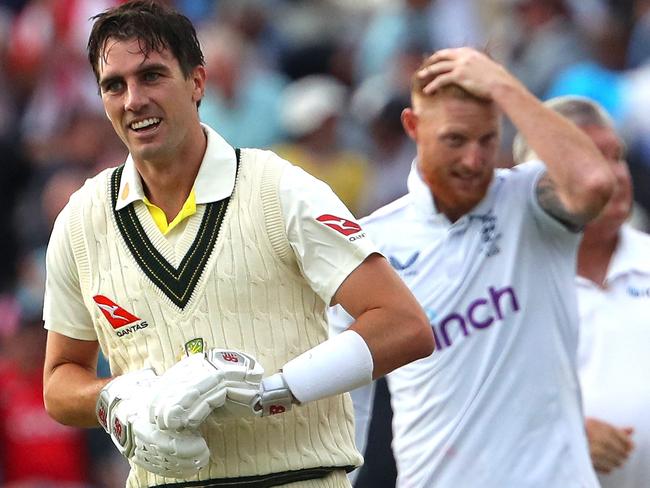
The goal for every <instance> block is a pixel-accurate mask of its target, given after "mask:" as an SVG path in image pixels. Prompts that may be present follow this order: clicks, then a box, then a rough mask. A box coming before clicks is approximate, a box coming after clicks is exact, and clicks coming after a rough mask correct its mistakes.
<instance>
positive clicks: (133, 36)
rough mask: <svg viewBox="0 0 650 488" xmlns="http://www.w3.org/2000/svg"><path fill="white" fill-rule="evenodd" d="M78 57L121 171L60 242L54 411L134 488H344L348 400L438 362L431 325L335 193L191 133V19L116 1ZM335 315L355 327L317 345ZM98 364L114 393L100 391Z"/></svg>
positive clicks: (54, 295)
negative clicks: (119, 145)
mask: <svg viewBox="0 0 650 488" xmlns="http://www.w3.org/2000/svg"><path fill="white" fill-rule="evenodd" d="M88 48H89V59H90V62H91V65H92V68H93V70H94V73H95V75H96V78H97V81H98V84H99V91H100V95H101V98H102V102H103V105H104V108H105V111H106V114H107V116H108V118H109V119H110V121H111V123H112V125H113V127H114V129H115V131H116V133H117V134H118V135H119V136H120V138H121V139H122V141H123V142H124V144H125V145H126V146H127V148H128V149H129V157H128V158H127V160H126V161H125V163H124V164H123V165H121V166H120V167H118V168H111V169H107V170H105V171H103V172H101V173H100V174H99V175H97V176H96V177H94V178H92V179H90V180H88V181H87V182H86V184H85V185H84V186H83V187H82V189H80V190H79V191H78V192H77V193H76V194H74V195H73V196H72V198H71V199H70V202H69V204H68V205H67V206H66V208H65V209H64V210H63V212H62V213H61V215H60V216H59V217H58V219H57V222H56V224H55V227H54V230H53V233H52V237H51V240H50V243H49V246H48V253H47V285H46V303H45V311H44V319H45V326H46V328H47V329H48V330H49V332H48V343H47V352H46V360H45V371H44V399H45V405H46V408H47V410H48V412H49V413H50V415H52V417H54V418H55V419H57V420H58V421H60V422H62V423H65V424H69V425H76V426H89V427H91V426H97V425H101V426H102V427H104V429H106V431H107V432H108V433H109V434H110V435H111V438H112V439H113V441H114V443H115V444H116V446H117V447H118V449H119V450H120V452H121V453H123V454H124V455H125V456H126V457H127V458H129V461H130V462H131V467H132V469H131V472H130V475H129V478H128V481H127V485H128V486H130V487H136V486H137V487H143V486H158V487H160V486H206V487H207V486H210V487H217V486H238V485H242V486H249V487H267V486H280V485H282V486H291V487H296V488H299V487H314V488H316V487H328V488H337V487H348V486H349V483H348V481H347V478H346V476H345V472H346V470H349V469H352V467H354V466H356V465H358V464H359V463H360V461H361V457H360V455H359V454H358V452H357V451H356V449H355V447H354V444H353V425H352V417H353V416H352V410H351V408H352V405H351V402H350V401H349V398H348V397H347V395H341V394H342V393H344V392H346V391H348V390H350V389H352V388H354V387H356V386H358V385H360V384H363V383H367V382H369V381H371V378H373V377H377V376H380V375H383V374H385V373H387V372H388V371H391V370H392V369H394V368H395V367H399V366H401V365H403V364H405V363H407V362H409V361H412V360H414V359H416V358H419V357H423V356H426V355H428V354H430V353H431V351H432V348H433V337H432V334H431V331H430V329H429V327H428V326H427V322H426V317H425V315H424V313H423V311H422V309H421V308H420V307H419V306H418V304H417V301H416V300H415V298H414V297H413V295H412V294H411V293H410V292H409V290H408V288H406V287H405V286H404V284H403V283H402V282H401V281H400V280H399V277H398V276H397V274H395V273H394V272H393V270H392V269H391V268H390V266H389V264H388V263H387V262H386V260H385V259H384V258H383V257H382V256H380V255H379V254H377V253H376V251H375V247H374V245H373V244H371V242H370V241H369V239H368V238H367V236H366V235H365V233H364V231H363V230H362V229H361V228H360V227H359V225H358V224H357V223H356V222H355V221H354V218H353V217H352V215H351V214H350V213H349V211H348V210H347V209H346V208H345V207H344V206H343V204H342V203H341V202H340V201H339V200H338V199H337V198H336V197H335V195H334V194H333V193H332V192H331V190H330V189H329V188H328V187H327V186H326V185H324V184H322V183H321V182H319V181H317V180H315V179H314V178H312V177H310V176H308V175H307V174H306V173H304V172H303V171H301V170H299V169H297V168H296V167H294V166H292V165H290V164H289V163H288V162H286V161H284V160H281V159H280V158H279V157H277V156H276V155H274V154H273V153H271V152H268V151H260V150H255V149H242V150H238V149H234V148H233V147H231V146H230V145H228V144H227V143H226V141H224V140H223V139H222V138H221V137H220V136H219V135H218V134H217V133H216V132H215V131H214V130H212V129H211V128H210V127H208V126H206V125H202V124H201V123H200V121H199V117H198V113H197V107H198V104H199V102H200V100H201V98H202V96H203V94H204V89H205V79H206V75H205V68H204V66H203V55H202V53H201V50H200V47H199V43H198V40H197V38H196V33H195V31H194V28H193V26H192V24H191V23H190V21H189V20H188V19H187V18H185V17H184V16H182V15H180V14H178V13H177V12H175V11H173V10H171V9H168V8H167V7H165V6H164V4H163V3H157V2H154V1H132V2H127V3H124V4H122V5H120V6H118V7H115V8H113V9H109V10H108V11H106V12H104V13H102V14H99V15H97V16H96V17H95V18H94V25H93V28H92V32H91V35H90V40H89V44H88ZM334 303H339V304H341V305H342V306H343V307H344V308H345V309H346V310H348V311H349V312H350V313H351V314H352V315H353V316H354V317H356V320H355V323H354V325H353V326H352V328H351V330H350V332H349V333H346V334H342V335H341V336H338V337H336V338H333V339H331V340H328V339H327V323H326V313H325V312H326V307H327V306H328V305H329V304H334ZM396 324H399V328H397V327H396V326H395V325H396ZM100 348H101V349H102V351H103V352H104V353H105V354H106V355H107V357H108V358H109V360H110V365H111V370H112V372H113V374H115V375H117V377H116V378H111V379H107V380H102V379H98V378H97V377H96V362H97V356H98V352H99V349H100ZM280 369H282V372H278V371H279V370H280ZM275 413H282V415H272V414H275Z"/></svg>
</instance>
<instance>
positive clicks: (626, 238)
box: [607, 224, 650, 280]
mask: <svg viewBox="0 0 650 488" xmlns="http://www.w3.org/2000/svg"><path fill="white" fill-rule="evenodd" d="M647 250H648V241H647V240H646V239H642V238H641V236H639V235H638V231H636V230H634V229H633V228H632V227H631V226H630V225H629V224H624V225H623V226H622V227H621V230H620V232H619V242H618V245H617V246H616V250H615V251H614V255H613V256H612V260H611V262H610V263H609V268H608V269H607V280H611V279H614V278H616V277H618V276H621V275H625V274H630V273H634V272H638V273H644V274H650V260H648V251H647Z"/></svg>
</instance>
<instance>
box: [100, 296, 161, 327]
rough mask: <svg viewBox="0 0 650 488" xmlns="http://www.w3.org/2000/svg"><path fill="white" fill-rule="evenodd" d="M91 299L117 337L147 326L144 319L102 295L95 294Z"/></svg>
mask: <svg viewBox="0 0 650 488" xmlns="http://www.w3.org/2000/svg"><path fill="white" fill-rule="evenodd" d="M93 300H94V301H95V303H96V304H97V306H98V307H99V310H101V312H102V314H103V315H104V317H105V318H106V320H107V321H108V323H109V324H110V325H111V327H112V328H113V330H115V333H116V334H117V336H118V337H123V336H125V335H129V334H132V333H134V332H136V331H138V330H141V329H144V328H146V327H148V326H149V324H148V323H147V322H146V321H145V320H141V319H140V318H138V317H136V316H135V315H133V314H132V313H130V312H127V311H126V310H124V309H123V308H122V307H120V306H119V305H118V304H116V303H115V302H113V301H112V300H111V299H110V298H107V297H105V296H104V295H95V296H94V297H93Z"/></svg>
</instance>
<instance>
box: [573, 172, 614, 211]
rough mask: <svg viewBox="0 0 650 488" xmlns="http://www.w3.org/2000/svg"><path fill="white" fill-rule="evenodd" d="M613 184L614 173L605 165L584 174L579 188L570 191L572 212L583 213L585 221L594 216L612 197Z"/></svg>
mask: <svg viewBox="0 0 650 488" xmlns="http://www.w3.org/2000/svg"><path fill="white" fill-rule="evenodd" d="M615 186H616V180H615V179H614V174H613V173H612V171H611V170H610V169H609V167H607V166H605V167H604V168H602V170H599V171H593V172H591V173H590V174H588V175H585V176H584V177H583V178H582V179H581V182H580V185H579V188H576V189H575V190H574V192H572V193H573V200H574V212H575V213H576V214H578V215H583V216H584V219H585V221H589V220H592V219H594V218H596V217H597V216H598V214H600V212H601V210H602V209H603V208H604V207H605V205H607V202H609V199H610V198H611V197H612V195H613V193H614V189H615Z"/></svg>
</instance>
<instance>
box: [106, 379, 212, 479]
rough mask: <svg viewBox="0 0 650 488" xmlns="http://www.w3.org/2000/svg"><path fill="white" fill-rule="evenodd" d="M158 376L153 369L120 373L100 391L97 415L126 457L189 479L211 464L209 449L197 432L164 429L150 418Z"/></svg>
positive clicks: (153, 468) (165, 472)
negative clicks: (151, 400)
mask: <svg viewBox="0 0 650 488" xmlns="http://www.w3.org/2000/svg"><path fill="white" fill-rule="evenodd" d="M159 379H160V378H159V377H158V376H156V374H155V373H154V371H153V370H151V369H143V370H139V371H134V372H131V373H127V374H124V375H122V376H118V377H117V378H115V379H114V380H113V381H111V382H110V383H108V384H107V385H106V386H105V387H104V388H103V389H102V390H101V392H100V394H99V398H98V400H97V406H96V413H97V418H98V419H99V423H100V424H101V425H102V427H103V428H104V430H105V431H106V432H107V433H108V434H109V435H110V436H111V439H112V440H113V443H114V444H115V446H116V447H117V448H118V450H119V452H120V453H121V454H122V455H123V456H125V457H126V458H128V459H131V460H132V461H133V462H134V463H135V464H138V465H139V466H142V467H143V468H144V469H146V470H147V471H150V472H152V473H156V474H159V475H161V476H166V477H170V478H187V477H190V476H193V475H195V474H196V473H197V472H198V471H199V469H200V468H201V467H203V466H205V465H206V464H207V463H208V460H209V456H210V451H209V450H208V446H207V444H206V442H205V440H204V439H203V437H202V436H201V435H200V434H199V433H197V432H192V431H186V432H171V431H164V432H163V431H161V430H160V429H159V428H158V427H157V426H156V425H155V424H153V423H151V422H150V421H149V418H148V409H149V408H148V407H149V401H150V398H151V395H152V393H153V392H154V391H155V389H156V388H157V386H158V383H159Z"/></svg>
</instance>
